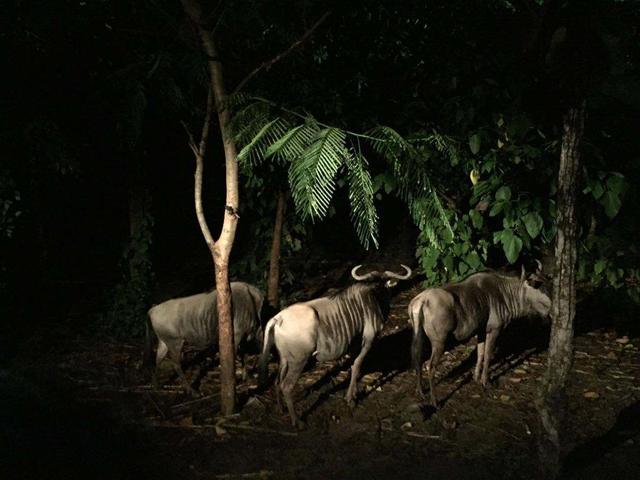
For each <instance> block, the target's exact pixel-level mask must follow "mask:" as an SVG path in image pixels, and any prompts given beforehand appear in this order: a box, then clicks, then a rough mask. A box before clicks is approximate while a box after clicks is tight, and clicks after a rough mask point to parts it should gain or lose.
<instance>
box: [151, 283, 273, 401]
mask: <svg viewBox="0 0 640 480" xmlns="http://www.w3.org/2000/svg"><path fill="white" fill-rule="evenodd" d="M263 302H264V296H263V294H262V292H260V290H258V289H257V288H256V287H254V286H253V285H249V284H248V283H244V282H231V307H232V315H233V332H234V341H235V346H236V350H237V349H238V346H239V345H240V343H241V342H242V340H246V341H252V340H253V341H255V342H257V343H258V344H261V343H262V325H261V322H260V311H261V310H262V304H263ZM149 320H150V322H148V323H147V331H146V342H145V360H144V364H145V365H146V366H150V367H155V368H154V369H153V384H154V385H155V386H156V387H157V369H158V366H159V365H160V362H162V360H163V359H164V358H165V356H167V354H168V355H169V360H171V362H172V363H173V366H174V369H175V371H176V373H177V374H178V377H179V378H180V381H181V382H182V384H183V386H184V388H185V390H186V391H187V392H188V393H190V394H192V395H197V392H196V391H195V390H194V389H193V388H192V387H191V385H190V384H189V382H188V381H187V378H186V377H185V374H184V371H183V370H182V366H181V353H182V348H183V346H184V345H185V343H186V344H188V345H190V346H192V347H195V348H196V349H198V350H204V349H206V348H209V347H217V344H218V305H217V294H216V291H215V290H212V291H210V292H206V293H199V294H197V295H192V296H190V297H183V298H175V299H172V300H167V301H166V302H163V303H161V304H159V305H156V306H154V307H152V308H151V309H150V310H149ZM149 323H150V324H151V327H152V328H153V331H154V332H155V334H156V336H157V337H158V350H157V352H156V361H155V365H153V357H152V353H151V348H152V338H151V332H150V331H149ZM242 364H243V369H244V358H243V362H242ZM244 372H245V373H243V375H246V370H245V371H244Z"/></svg>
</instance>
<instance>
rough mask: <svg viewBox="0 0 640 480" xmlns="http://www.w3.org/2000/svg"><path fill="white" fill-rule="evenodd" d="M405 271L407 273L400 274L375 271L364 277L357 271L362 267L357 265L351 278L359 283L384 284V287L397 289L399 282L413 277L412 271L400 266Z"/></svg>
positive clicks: (352, 271)
mask: <svg viewBox="0 0 640 480" xmlns="http://www.w3.org/2000/svg"><path fill="white" fill-rule="evenodd" d="M400 265H401V266H402V268H404V269H405V273H404V275H403V274H399V273H395V272H391V271H389V270H386V271H385V272H378V271H373V272H369V273H365V274H364V275H358V273H357V270H358V269H359V268H360V267H361V266H362V265H356V266H355V267H353V269H352V270H351V276H352V277H353V278H354V280H357V281H359V282H384V286H385V287H387V288H392V287H395V286H396V285H397V284H398V280H407V279H408V278H409V277H410V276H411V269H410V268H409V267H407V266H406V265H403V264H400Z"/></svg>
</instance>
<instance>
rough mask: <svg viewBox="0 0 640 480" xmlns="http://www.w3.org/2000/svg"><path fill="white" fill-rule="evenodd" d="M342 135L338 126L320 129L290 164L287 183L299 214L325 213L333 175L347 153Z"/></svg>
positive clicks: (317, 216)
mask: <svg viewBox="0 0 640 480" xmlns="http://www.w3.org/2000/svg"><path fill="white" fill-rule="evenodd" d="M345 138H346V134H345V132H344V131H343V130H340V129H339V128H333V127H330V128H325V129H323V130H320V131H319V132H317V134H316V135H315V137H314V138H313V141H312V142H311V144H310V145H309V146H308V147H307V148H306V149H305V150H304V151H303V152H302V153H301V154H300V156H299V157H298V158H297V159H295V160H294V161H293V163H292V164H291V167H290V168H289V184H290V185H291V192H292V194H293V200H294V202H295V205H296V210H297V211H298V214H299V215H300V216H301V217H302V218H304V219H307V218H311V219H312V220H313V219H319V218H322V217H324V216H325V214H326V212H327V209H328V208H329V204H330V202H331V198H332V196H333V192H334V190H335V175H336V173H337V172H338V169H339V168H340V166H341V165H342V163H343V161H344V158H345V156H346V152H345V150H346V149H345V146H344V142H345Z"/></svg>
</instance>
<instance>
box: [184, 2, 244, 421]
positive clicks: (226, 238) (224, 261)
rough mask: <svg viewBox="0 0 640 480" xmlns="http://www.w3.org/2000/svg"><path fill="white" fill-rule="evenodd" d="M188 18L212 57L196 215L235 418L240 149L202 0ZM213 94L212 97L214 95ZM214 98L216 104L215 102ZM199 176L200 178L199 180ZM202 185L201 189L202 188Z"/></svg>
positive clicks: (226, 392)
mask: <svg viewBox="0 0 640 480" xmlns="http://www.w3.org/2000/svg"><path fill="white" fill-rule="evenodd" d="M182 6H183V8H184V10H185V12H186V14H187V16H188V17H189V18H190V19H191V21H192V22H193V23H194V25H195V27H196V28H197V30H198V35H199V36H200V41H201V42H202V47H203V49H204V52H205V54H206V55H207V58H208V66H209V78H210V95H209V101H208V105H207V119H206V120H205V125H204V127H203V135H202V139H201V141H200V146H199V148H195V145H194V144H193V142H192V149H193V150H194V153H195V154H196V160H197V162H198V166H197V167H196V193H195V195H196V212H197V214H198V222H199V223H200V228H201V229H202V233H203V235H204V237H205V241H206V242H207V246H208V247H209V251H210V252H211V255H212V257H213V262H214V265H215V272H216V291H217V298H218V332H219V348H220V405H221V410H222V414H223V415H231V414H232V413H233V411H234V409H235V383H236V381H235V345H234V339H233V322H232V317H231V289H230V287H229V257H230V256H231V249H232V247H233V240H234V238H235V234H236V228H237V224H238V218H239V217H238V214H237V212H238V203H239V193H238V159H237V152H236V146H235V143H234V141H233V137H232V135H231V131H230V121H231V114H230V112H229V110H228V109H227V107H226V96H227V95H226V91H225V87H224V78H223V76H222V64H221V63H220V59H219V57H218V53H217V50H216V46H215V41H214V38H213V35H212V33H211V31H209V30H207V29H206V27H205V26H204V23H205V22H204V19H205V16H204V15H203V14H202V8H201V5H200V3H199V1H198V0H182ZM211 93H212V95H211ZM212 97H213V102H212ZM212 103H213V104H214V105H215V109H216V112H217V114H218V125H219V126H220V133H221V135H222V142H223V145H224V157H225V168H226V187H227V195H226V204H225V208H224V221H223V224H222V231H221V232H220V236H219V237H218V240H216V241H214V240H213V238H212V236H211V233H210V232H209V229H208V227H207V225H206V220H205V218H204V212H203V209H202V197H201V191H202V163H203V157H204V151H205V148H206V140H207V137H208V130H209V125H210V113H211V108H212ZM198 177H199V178H198ZM198 182H199V187H198Z"/></svg>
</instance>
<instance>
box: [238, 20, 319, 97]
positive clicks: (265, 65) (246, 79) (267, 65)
mask: <svg viewBox="0 0 640 480" xmlns="http://www.w3.org/2000/svg"><path fill="white" fill-rule="evenodd" d="M329 15H331V11H328V12H326V13H325V14H324V15H322V16H321V17H320V18H319V19H318V21H317V22H316V23H314V24H313V26H312V27H311V28H310V29H309V30H307V31H306V32H305V34H304V35H303V36H302V37H300V38H299V39H298V40H296V41H295V42H293V43H292V44H291V46H290V47H289V48H287V49H286V50H285V51H284V52H282V53H280V54H278V55H276V56H275V57H273V58H272V59H271V60H269V61H267V62H264V63H262V64H261V65H260V66H258V67H257V68H255V69H254V70H253V71H252V72H251V73H250V74H249V75H247V76H246V77H244V79H243V80H242V81H241V82H240V83H239V84H238V86H237V87H236V88H235V90H234V91H233V93H232V95H233V94H236V93H238V92H239V91H240V90H242V88H243V87H244V86H245V85H246V84H247V83H248V82H249V80H251V79H252V78H253V77H254V76H256V75H257V74H258V73H259V72H260V71H261V70H263V69H267V70H269V69H270V68H271V67H272V66H273V64H274V63H276V62H279V61H280V60H282V59H283V58H284V57H286V56H287V55H289V54H290V53H291V52H292V51H294V50H295V49H296V48H298V47H299V46H300V45H302V44H303V43H304V42H306V41H307V40H308V39H309V37H311V35H312V34H313V32H314V31H315V30H316V29H317V28H318V27H319V26H320V25H321V24H322V23H323V22H324V21H325V20H326V19H327V17H328V16H329Z"/></svg>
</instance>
